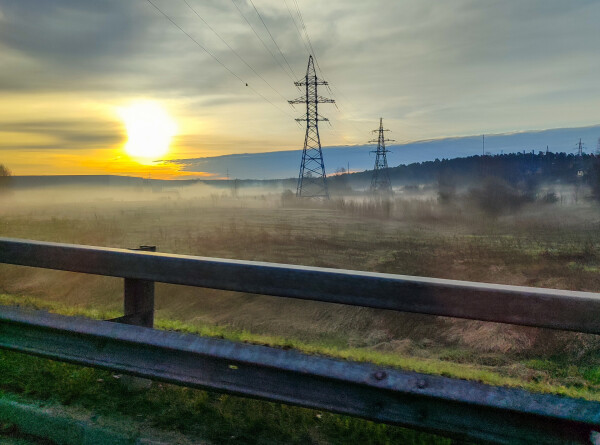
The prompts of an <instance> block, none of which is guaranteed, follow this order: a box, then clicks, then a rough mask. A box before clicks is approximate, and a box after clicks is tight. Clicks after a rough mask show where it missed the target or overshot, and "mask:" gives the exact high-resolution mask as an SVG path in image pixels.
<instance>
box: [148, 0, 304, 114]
mask: <svg viewBox="0 0 600 445" xmlns="http://www.w3.org/2000/svg"><path fill="white" fill-rule="evenodd" d="M146 1H147V2H148V3H150V5H152V6H153V7H154V8H155V9H156V10H157V11H158V12H160V13H161V14H162V15H163V17H165V18H166V19H167V20H168V21H169V22H171V23H172V24H173V25H174V26H175V27H177V29H179V30H180V31H181V32H182V33H184V34H185V35H186V36H188V38H189V39H190V40H191V41H192V42H194V43H195V44H196V45H197V46H198V47H199V48H201V49H202V50H203V51H204V52H206V54H208V55H209V56H211V57H212V58H213V59H215V60H216V61H217V62H218V63H219V65H221V66H222V67H223V68H225V69H226V70H227V71H228V72H229V74H231V75H232V76H234V77H235V78H236V79H238V80H239V81H240V82H242V84H244V85H246V87H248V88H249V89H250V90H252V91H253V92H254V93H255V94H257V95H258V96H260V97H261V98H263V99H264V100H265V101H267V102H268V103H270V104H271V105H273V106H274V107H275V108H277V109H278V110H279V111H281V112H282V113H283V114H285V115H286V116H288V117H289V118H291V119H293V116H292V115H290V114H289V113H287V112H286V111H284V110H282V109H281V108H279V107H278V106H277V105H275V104H274V103H273V102H271V101H270V100H269V99H268V98H266V97H265V96H263V95H262V94H261V93H259V92H258V91H256V90H255V89H254V88H253V87H251V86H250V85H249V84H248V83H247V82H245V81H244V80H243V79H242V78H241V77H240V76H238V75H237V74H236V73H234V72H233V71H232V70H231V69H229V68H228V67H227V65H225V64H224V63H223V62H221V61H220V60H219V58H218V57H217V56H215V55H214V54H213V53H211V52H210V51H209V50H208V49H206V48H205V47H204V46H203V45H202V44H201V43H200V42H198V41H197V40H196V39H195V38H194V37H192V35H190V34H189V33H188V32H186V31H185V30H184V29H183V28H182V27H181V26H179V25H178V24H177V23H176V22H175V21H174V20H173V19H172V18H171V17H169V16H168V15H167V14H166V13H165V12H164V11H163V10H162V9H160V8H159V7H158V6H156V5H155V4H154V3H153V2H152V0H146Z"/></svg>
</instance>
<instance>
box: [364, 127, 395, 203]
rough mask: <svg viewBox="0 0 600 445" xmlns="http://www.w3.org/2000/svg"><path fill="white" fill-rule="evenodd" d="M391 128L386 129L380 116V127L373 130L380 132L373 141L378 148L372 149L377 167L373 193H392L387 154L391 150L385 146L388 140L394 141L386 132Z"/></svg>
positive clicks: (375, 168) (374, 173)
mask: <svg viewBox="0 0 600 445" xmlns="http://www.w3.org/2000/svg"><path fill="white" fill-rule="evenodd" d="M386 131H390V130H384V128H383V118H379V129H378V130H373V133H378V137H377V139H373V140H371V141H369V142H370V143H371V142H377V150H375V151H372V152H371V153H375V154H376V156H375V167H374V168H373V177H372V178H371V192H372V193H392V183H391V181H390V173H389V171H388V163H387V155H386V153H389V152H390V151H389V150H387V149H386V148H385V143H386V142H393V141H394V140H393V139H386V138H385V132H386Z"/></svg>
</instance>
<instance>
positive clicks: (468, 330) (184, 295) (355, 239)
mask: <svg viewBox="0 0 600 445" xmlns="http://www.w3.org/2000/svg"><path fill="white" fill-rule="evenodd" d="M84 196H85V194H81V195H73V197H71V198H70V199H65V200H64V201H63V202H62V203H61V204H60V205H50V204H46V203H44V202H41V201H40V202H28V201H26V200H24V199H19V197H17V196H13V197H12V198H11V201H10V203H9V204H10V205H7V206H3V207H2V209H1V210H0V235H2V236H12V237H20V238H30V239H37V240H48V241H61V242H73V243H83V244H91V245H99V246H111V247H136V246H138V245H141V244H155V245H157V248H158V250H159V251H161V252H173V253H181V254H192V255H203V256H215V257H223V258H236V259H247V260H260V261H273V262H281V263H290V264H304V265H311V266H325V267H335V268H347V269H357V270H367V271H378V272H388V273H398V274H407V275H418V276H431V277H440V278H452V279H461V280H472V281H484V282H493V283H505V284H517V285H527V286H540V287H551V288H563V289H573V290H586V291H599V290H600V277H599V274H598V269H599V268H600V251H599V250H598V246H599V243H598V242H599V241H600V239H599V238H600V231H599V230H598V229H599V226H600V212H599V211H598V209H597V208H596V206H595V205H594V204H592V203H590V202H587V201H585V200H579V202H578V203H577V204H575V203H573V204H571V205H564V206H563V205H559V204H541V203H535V204H530V205H528V206H525V207H524V208H522V209H521V211H520V212H519V213H512V214H506V215H503V216H500V217H495V218H490V217H487V216H486V215H485V214H483V213H481V212H478V211H477V210H475V209H473V208H471V207H469V206H468V205H467V204H465V203H455V204H452V205H445V206H442V205H439V204H438V203H437V202H436V200H435V199H433V198H431V197H428V196H412V197H404V198H402V197H400V198H396V199H395V200H394V201H393V202H391V203H385V202H376V201H370V202H364V201H363V200H361V199H360V198H353V199H352V200H350V199H345V200H342V199H336V200H333V201H332V202H330V203H327V204H322V205H312V206H310V207H309V206H303V207H298V206H294V205H291V204H290V203H289V202H282V201H281V199H280V197H279V195H276V194H273V195H268V194H267V195H257V196H254V197H246V198H243V199H233V198H230V197H226V196H222V195H214V194H213V195H212V196H206V197H194V196H193V195H190V196H185V197H183V198H179V199H178V198H176V197H173V196H170V195H166V196H165V195H162V196H161V195H160V194H159V195H153V194H151V193H145V194H140V195H127V197H126V198H121V199H122V200H118V199H107V198H106V197H96V198H95V199H94V200H90V199H86V198H84ZM88 196H89V195H88ZM119 196H125V195H124V194H123V195H119ZM0 292H2V293H4V295H3V296H2V297H0V304H23V305H27V306H33V307H38V308H44V309H49V310H52V311H55V312H59V313H67V314H75V313H78V314H82V315H86V316H91V317H96V318H103V317H105V318H107V315H112V314H117V315H118V311H119V310H120V308H121V304H122V295H121V294H122V281H121V280H119V279H112V278H105V277H94V276H85V275H78V274H71V273H66V272H56V271H46V270H36V269H29V268H24V267H14V266H6V265H4V266H1V267H0ZM157 319H158V323H157V324H158V326H159V327H160V328H163V329H177V330H183V331H189V332H196V333H200V334H201V335H212V336H221V337H224V338H230V339H233V340H238V341H247V342H253V343H260V344H270V345H275V346H291V347H294V348H297V349H300V350H303V351H306V352H309V353H316V354H324V355H331V356H337V357H343V358H346V359H350V360H358V361H371V362H376V363H381V364H385V365H389V366H397V367H400V368H403V369H412V370H417V371H422V372H428V373H433V374H441V375H450V376H457V377H461V378H467V379H474V380H480V381H483V382H488V383H492V384H502V385H508V386H519V387H525V388H528V389H530V390H534V391H541V392H551V393H559V394H568V395H571V396H575V397H583V398H587V399H591V400H600V366H599V365H600V353H599V349H600V348H599V347H598V346H599V345H600V342H599V339H598V337H597V336H592V335H583V334H573V333H565V332H555V331H549V330H542V329H534V328H525V327H515V326H508V325H501V324H494V323H485V322H476V321H466V320H457V319H450V318H443V317H433V316H420V315H414V314H401V313H392V312H389V311H379V310H372V309H366V308H351V307H343V306H337V305H332V304H325V303H315V302H305V301H299V300H290V299H282V298H275V297H267V296H256V295H250V294H239V293H232V292H223V291H215V290H208V289H196V288H186V287H181V286H172V285H158V286H157ZM28 360H33V361H36V364H35V366H34V368H37V369H40V368H41V369H45V370H47V371H45V374H46V375H48V376H51V377H48V378H49V379H50V380H52V379H56V380H55V381H56V382H59V381H60V380H61V379H65V378H66V379H67V380H68V381H73V382H74V384H73V385H74V388H76V390H72V391H71V390H68V388H66V389H65V388H63V389H64V391H66V392H67V393H68V394H66V393H64V391H63V389H61V388H59V387H60V386H61V385H60V384H58V383H57V384H50V383H49V384H48V385H47V387H46V386H45V384H44V383H43V382H40V381H39V380H36V378H35V377H34V376H31V375H30V373H27V372H26V371H25V369H24V368H23V366H24V367H28V368H30V367H31V365H32V363H31V362H28ZM42 362H43V363H42ZM1 363H3V364H4V365H2V366H4V367H3V373H2V375H3V376H4V377H3V378H2V379H1V380H0V389H4V390H10V391H15V392H21V393H25V394H31V395H32V396H35V397H41V398H47V399H52V400H57V401H60V402H61V403H74V404H81V405H84V406H87V407H88V408H90V409H91V408H92V407H94V409H104V408H97V407H98V406H101V407H102V406H106V409H107V410H112V409H113V408H114V406H115V405H118V404H119V403H120V402H119V401H118V394H117V393H118V391H116V390H115V391H114V397H116V399H114V400H113V399H110V398H111V397H113V396H112V395H111V394H113V393H111V389H110V388H111V386H110V385H92V386H93V389H90V390H89V391H88V390H86V389H85V387H86V385H87V383H89V381H90V379H93V378H96V380H98V379H102V380H103V381H104V382H106V380H107V379H105V378H104V377H97V375H98V371H92V370H85V371H78V370H79V369H82V368H75V367H70V366H67V365H59V364H53V363H52V362H45V361H40V360H39V359H33V358H27V359H26V360H22V361H21V360H19V359H16V358H15V356H14V354H6V353H3V354H2V361H1ZM20 363H23V366H20V365H19V364H20ZM11 370H12V371H11ZM64 373H67V374H68V375H69V376H71V377H67V374H64ZM85 373H90V374H89V375H91V376H92V377H89V378H87V377H80V375H84V374H85ZM73 375H75V376H77V377H76V378H74V377H72V376H73ZM25 376H27V378H26V377H25ZM79 378H81V379H83V380H81V381H79V380H77V379H79ZM73 379H75V380H73ZM86 379H87V380H86ZM108 380H109V381H110V378H109V379H108ZM31 382H34V383H31ZM78 382H79V383H78ZM86 382H87V383H86ZM163 388H164V387H163ZM162 390H165V389H162ZM154 391H158V388H153V389H152V390H151V391H149V392H148V393H147V394H138V395H137V396H136V397H142V398H144V397H148V398H149V399H148V400H153V399H152V398H153V397H154V398H158V399H161V397H158V396H157V395H156V394H155V393H154ZM165 391H169V396H168V397H167V398H165V399H164V400H168V402H167V403H163V404H162V405H160V407H157V406H154V405H151V403H150V402H148V401H147V402H144V403H149V404H150V405H151V406H153V408H152V409H151V410H145V409H144V410H142V411H141V412H140V413H133V412H131V411H127V409H125V410H124V411H122V412H123V414H124V415H132V416H137V415H138V414H141V415H142V417H143V418H144V419H148V421H150V422H152V423H153V424H159V425H160V424H161V422H163V421H164V422H165V424H166V425H168V424H169V421H165V419H168V415H167V417H164V418H163V417H160V415H159V414H158V413H164V412H165V411H169V410H170V409H174V410H179V409H182V410H192V409H191V408H190V406H196V407H197V409H198V413H202V412H203V410H208V411H211V410H212V411H211V412H214V413H215V414H214V416H212V415H210V416H206V419H210V421H207V422H204V423H202V425H204V426H203V427H202V428H204V429H202V428H200V427H199V428H200V429H202V431H196V432H195V433H197V434H199V435H200V436H202V435H204V437H206V438H208V439H210V440H212V441H215V442H219V443H220V442H227V441H228V439H227V437H229V436H227V437H225V436H226V435H227V434H230V436H231V435H233V436H236V434H234V433H232V431H233V430H235V428H236V426H235V425H234V423H235V422H233V420H232V422H233V423H232V424H228V425H229V426H227V425H225V426H224V424H223V422H225V423H227V418H228V417H227V416H228V415H231V416H233V417H231V419H237V420H236V422H238V423H239V424H240V425H239V428H240V431H246V433H243V434H247V436H244V437H245V439H243V440H242V441H246V442H248V443H261V440H263V439H264V440H263V442H296V443H306V442H310V443H349V442H361V443H392V442H398V441H399V438H400V436H398V434H403V435H405V436H402V437H405V439H403V440H402V441H400V442H402V443H436V442H437V441H439V440H442V439H436V438H431V437H429V436H423V435H418V434H416V433H412V432H407V431H406V430H402V429H396V428H390V427H386V426H383V425H375V424H371V423H369V422H363V421H360V420H355V419H348V418H345V417H343V416H333V415H329V414H322V415H321V414H319V415H320V417H319V418H318V421H316V420H315V419H317V418H316V417H315V416H316V414H315V412H313V411H310V410H301V409H298V408H289V407H281V406H279V405H274V404H264V402H253V401H241V400H240V399H236V398H232V397H224V396H213V395H210V394H206V393H203V392H200V391H198V392H194V391H189V390H183V389H181V388H171V387H168V389H166V390H165ZM90 392H91V393H92V395H89V394H88V393H90ZM189 394H193V396H192V395H189ZM104 397H106V400H104ZM188 398H190V400H192V399H193V401H189V403H188V401H187V400H188ZM88 399H89V400H88ZM144 400H146V399H144ZM161 400H162V399H161ZM223 400H235V403H234V405H235V407H236V408H235V410H239V412H237V418H236V416H234V415H233V414H231V413H230V414H228V412H227V409H228V408H225V406H227V403H225V402H223ZM176 401H177V402H176ZM157 403H158V402H157ZM223 403H225V405H223ZM140 404H143V403H140ZM140 404H136V406H137V405H140ZM173 404H175V405H176V407H173V408H170V406H171V405H173ZM190 404H191V405H190ZM255 404H259V405H260V406H261V407H262V408H256V406H258V405H255ZM261 404H262V405H261ZM242 407H246V408H242ZM231 409H234V408H231ZM245 410H246V411H245ZM150 411H152V412H150ZM119 412H121V411H119ZM186 412H187V411H186ZM254 413H259V414H256V416H254ZM292 413H293V415H292ZM161 415H162V414H161ZM198 415H200V414H198ZM186 416H188V417H189V416H192V414H186ZM219 416H222V417H221V418H220V420H219V419H216V417H219ZM281 416H283V417H285V416H288V417H285V418H286V419H287V420H285V421H284V420H282V418H281ZM290 416H291V417H290ZM294 416H296V417H294ZM192 418H193V419H196V418H195V417H193V416H192ZM323 418H325V419H328V420H327V422H330V423H328V426H327V427H323V425H322V424H321V422H323ZM302 419H305V420H302ZM246 420H248V422H249V424H256V425H255V426H254V427H250V426H248V428H250V429H249V430H248V429H246V426H243V425H245V423H244V422H245V421H246ZM195 423H196V421H194V424H195ZM213 424H214V425H217V426H216V427H215V430H217V431H220V430H224V431H228V433H223V434H224V435H219V434H217V433H216V432H214V431H213V432H210V431H209V430H211V428H212V427H210V425H213ZM260 424H262V425H263V427H264V428H265V429H266V430H268V432H263V433H260V434H258V435H257V436H256V437H262V438H263V439H260V440H258V441H256V442H253V439H251V437H252V436H255V434H253V433H252V434H251V433H249V432H248V431H251V430H252V429H251V428H258V425H260ZM277 425H280V427H276V426H277ZM291 425H302V426H298V429H297V430H295V431H287V429H288V428H290V426H291ZM334 425H337V426H334ZM317 427H319V428H318V431H319V434H316V433H315V430H314V428H317ZM177 428H179V429H181V430H183V431H187V430H186V428H188V426H185V425H183V426H182V425H178V426H177ZM292 429H293V428H292ZM286 431H287V432H286ZM323 431H328V432H326V433H323ZM240 434H242V433H240ZM286 434H287V435H289V436H286ZM315 434H316V435H315ZM236 437H237V436H236ZM336 437H343V438H345V441H340V442H338V441H337V439H336ZM240 440H241V439H240ZM369 440H370V441H371V442H369ZM441 443H443V440H442V442H441Z"/></svg>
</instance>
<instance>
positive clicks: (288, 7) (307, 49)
mask: <svg viewBox="0 0 600 445" xmlns="http://www.w3.org/2000/svg"><path fill="white" fill-rule="evenodd" d="M283 2H284V3H285V7H286V8H287V10H288V13H289V14H290V19H292V23H293V24H294V28H296V31H298V35H299V36H300V41H301V42H302V45H304V48H305V49H306V53H307V54H308V55H309V56H310V49H309V48H308V46H307V45H306V42H305V41H304V37H303V36H302V32H301V31H300V28H298V24H297V23H296V20H295V19H294V15H293V14H292V10H291V9H290V6H289V5H288V2H287V0H283Z"/></svg>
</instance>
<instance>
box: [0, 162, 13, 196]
mask: <svg viewBox="0 0 600 445" xmlns="http://www.w3.org/2000/svg"><path fill="white" fill-rule="evenodd" d="M11 176H12V173H11V172H10V170H9V169H8V168H7V167H5V166H4V164H0V193H1V192H2V191H5V190H6V189H8V185H9V182H10V177H11Z"/></svg>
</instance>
